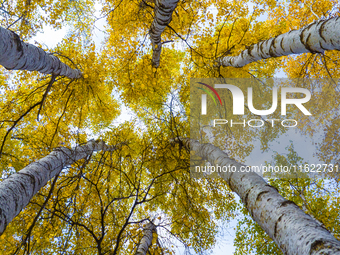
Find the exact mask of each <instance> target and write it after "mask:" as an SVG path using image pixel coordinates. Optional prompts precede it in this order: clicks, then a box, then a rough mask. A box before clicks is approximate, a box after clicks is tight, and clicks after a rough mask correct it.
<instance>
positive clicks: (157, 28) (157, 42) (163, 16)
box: [149, 0, 178, 67]
mask: <svg viewBox="0 0 340 255" xmlns="http://www.w3.org/2000/svg"><path fill="white" fill-rule="evenodd" d="M177 3H178V0H156V1H155V10H154V14H155V18H154V20H153V22H152V24H151V28H150V31H149V34H150V38H151V42H152V50H153V53H152V65H153V66H155V67H158V66H159V61H160V56H161V52H162V42H161V35H162V33H163V31H164V29H165V27H166V26H167V25H168V24H169V23H170V22H171V18H172V13H173V11H174V10H175V8H176V6H177Z"/></svg>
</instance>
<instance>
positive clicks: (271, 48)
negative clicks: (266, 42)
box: [269, 36, 277, 57]
mask: <svg viewBox="0 0 340 255" xmlns="http://www.w3.org/2000/svg"><path fill="white" fill-rule="evenodd" d="M276 38H277V36H275V37H274V39H273V40H272V42H271V43H270V46H269V55H270V56H271V57H277V55H276V53H275V49H276V46H275V41H276Z"/></svg>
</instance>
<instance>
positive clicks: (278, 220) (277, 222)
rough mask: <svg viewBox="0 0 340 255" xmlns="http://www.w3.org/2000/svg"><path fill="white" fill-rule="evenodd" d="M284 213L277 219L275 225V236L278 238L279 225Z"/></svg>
mask: <svg viewBox="0 0 340 255" xmlns="http://www.w3.org/2000/svg"><path fill="white" fill-rule="evenodd" d="M283 215H284V214H282V215H281V216H280V217H279V218H278V219H277V221H276V222H275V226H274V237H275V238H276V236H277V225H278V224H279V223H280V221H281V220H282V217H283Z"/></svg>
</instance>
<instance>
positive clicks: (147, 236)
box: [135, 222, 156, 255]
mask: <svg viewBox="0 0 340 255" xmlns="http://www.w3.org/2000/svg"><path fill="white" fill-rule="evenodd" d="M153 232H156V226H155V225H154V224H153V223H152V222H149V223H148V224H146V226H145V228H144V236H143V237H142V240H141V241H140V244H139V246H138V248H137V251H136V253H135V255H145V254H146V252H147V251H148V250H149V247H150V245H151V244H152V234H153Z"/></svg>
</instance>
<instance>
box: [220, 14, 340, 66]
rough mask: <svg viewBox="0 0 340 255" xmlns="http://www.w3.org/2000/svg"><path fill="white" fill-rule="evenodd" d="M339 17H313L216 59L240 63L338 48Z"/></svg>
mask: <svg viewBox="0 0 340 255" xmlns="http://www.w3.org/2000/svg"><path fill="white" fill-rule="evenodd" d="M339 28H340V18H339V17H334V18H330V19H327V20H318V21H315V22H313V23H311V24H309V25H308V26H306V27H305V28H301V29H299V30H292V31H289V32H288V33H285V34H282V35H279V36H276V37H275V38H271V39H269V40H265V41H262V42H259V43H256V44H253V45H250V46H249V47H248V49H246V50H244V51H242V52H241V53H240V54H239V55H238V56H228V57H223V58H220V59H218V60H217V62H218V63H219V65H221V66H233V67H242V66H245V65H247V64H249V63H251V62H255V61H258V60H261V59H267V58H273V57H281V56H287V55H291V54H300V53H324V52H325V51H326V50H340V33H339Z"/></svg>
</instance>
